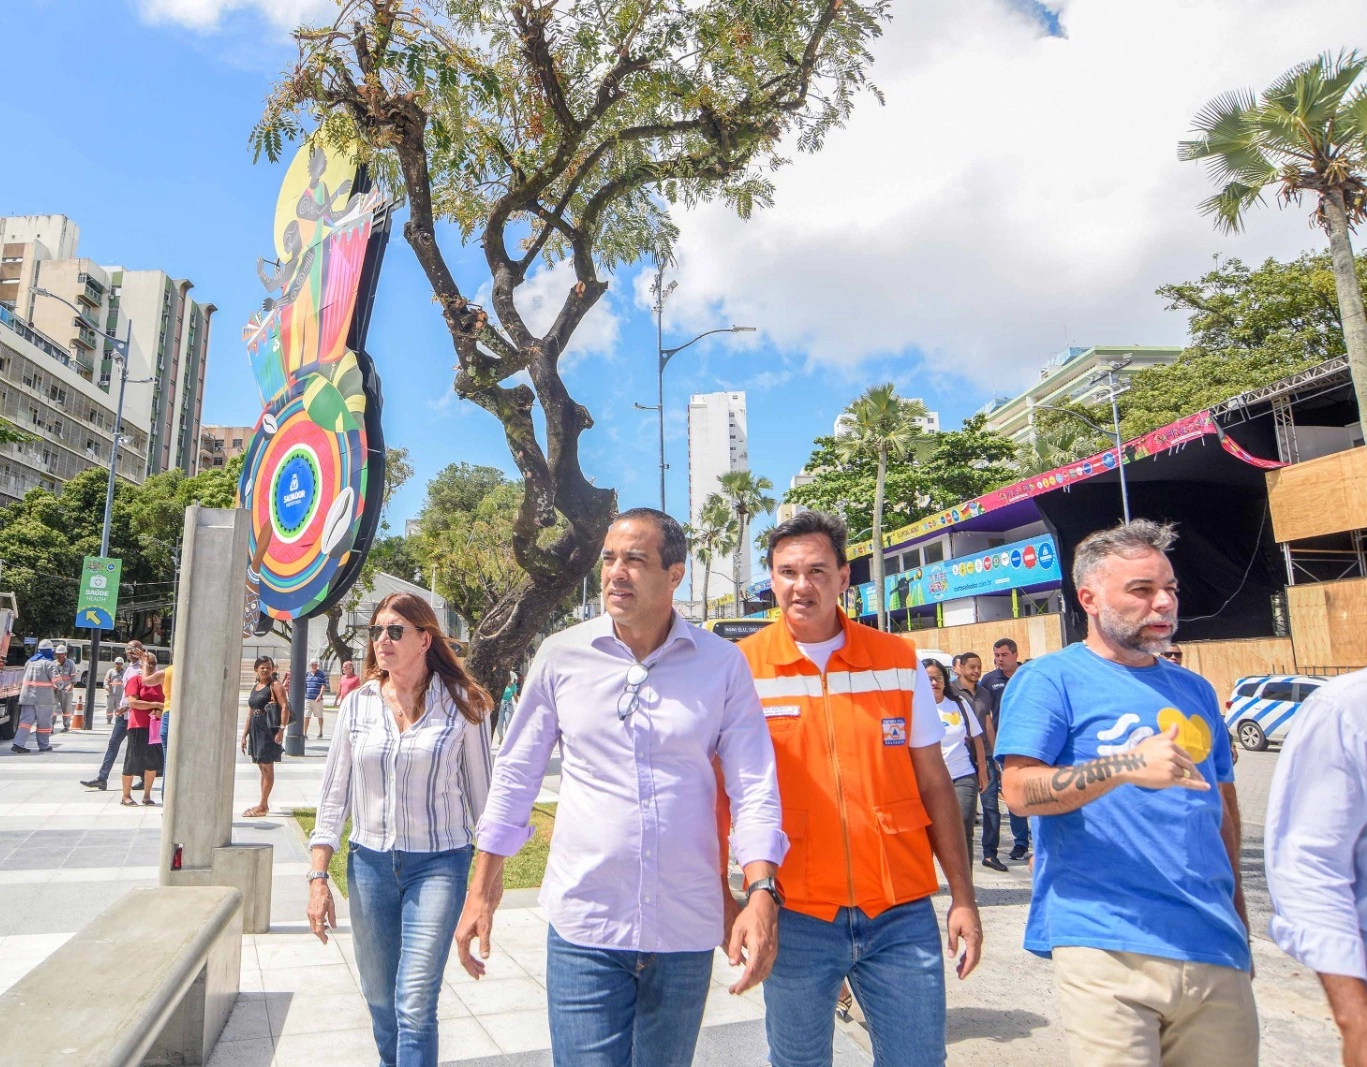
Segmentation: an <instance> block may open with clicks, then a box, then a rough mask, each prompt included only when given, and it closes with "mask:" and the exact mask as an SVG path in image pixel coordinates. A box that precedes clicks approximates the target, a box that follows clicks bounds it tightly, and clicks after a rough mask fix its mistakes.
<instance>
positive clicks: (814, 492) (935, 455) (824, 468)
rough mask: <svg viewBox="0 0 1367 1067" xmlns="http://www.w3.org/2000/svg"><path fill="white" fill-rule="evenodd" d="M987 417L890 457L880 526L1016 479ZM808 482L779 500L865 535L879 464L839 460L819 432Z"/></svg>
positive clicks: (893, 525)
mask: <svg viewBox="0 0 1367 1067" xmlns="http://www.w3.org/2000/svg"><path fill="white" fill-rule="evenodd" d="M986 422H987V418H986V416H983V415H974V416H973V417H972V418H969V419H965V420H964V425H963V428H962V429H960V430H950V431H945V432H943V433H939V434H935V435H934V436H933V437H930V438H929V439H928V441H927V445H928V455H927V456H926V459H925V461H924V462H922V463H915V462H907V461H904V462H901V463H889V464H888V473H887V488H886V495H887V504H886V510H885V521H884V523H883V525H884V528H885V529H888V530H895V529H897V528H898V527H899V526H905V525H907V524H908V523H910V522H914V521H915V520H917V519H919V518H922V517H923V516H926V515H932V514H934V513H935V512H937V511H943V510H944V509H945V508H949V507H953V506H954V505H955V504H959V503H962V502H963V501H965V500H971V499H972V498H973V497H976V496H981V495H982V494H983V493H986V492H987V491H988V490H990V489H995V488H997V486H999V485H1005V484H1007V483H1008V482H1012V481H1015V480H1016V479H1017V478H1018V477H1020V475H1019V473H1018V471H1017V470H1016V468H1015V466H1014V465H1013V464H1014V460H1015V458H1016V449H1015V446H1014V445H1012V443H1011V441H1010V440H1009V439H1007V438H1006V437H1003V436H1002V435H1001V434H999V433H996V432H994V431H991V430H985V429H984V428H983V427H984V425H985V424H986ZM803 469H804V470H806V471H808V472H812V473H814V474H815V478H814V480H813V481H811V482H809V483H808V484H806V485H801V486H798V487H797V488H796V489H790V490H788V492H787V494H786V495H785V496H784V500H785V501H787V502H788V503H791V504H801V505H802V506H803V507H809V508H816V509H818V510H820V511H830V512H833V513H835V514H838V515H844V517H845V522H846V523H847V524H848V526H849V528H850V540H851V541H859V540H866V539H867V538H868V537H869V536H870V531H871V530H872V528H873V498H874V491H875V489H876V481H877V473H878V463H877V460H876V459H872V458H870V457H868V456H858V457H855V458H854V459H852V460H851V461H850V462H848V463H845V462H843V461H842V460H841V459H840V457H839V456H838V455H837V454H836V451H835V438H833V437H818V438H817V439H816V450H815V451H814V452H812V455H811V457H810V458H809V459H808V460H807V464H806V466H805V467H804V468H803Z"/></svg>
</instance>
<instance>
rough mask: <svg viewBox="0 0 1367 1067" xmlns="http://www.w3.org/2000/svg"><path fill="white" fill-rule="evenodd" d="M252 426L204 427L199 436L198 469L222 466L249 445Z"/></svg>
mask: <svg viewBox="0 0 1367 1067" xmlns="http://www.w3.org/2000/svg"><path fill="white" fill-rule="evenodd" d="M255 429H256V428H255V427H254V426H205V427H204V429H203V430H201V431H200V435H199V469H200V470H211V469H213V468H215V467H222V466H224V465H225V464H226V463H227V462H228V461H229V460H230V459H233V458H235V457H237V456H240V455H242V453H243V452H245V451H246V450H247V445H249V444H250V443H251V439H252V434H253V433H254V432H255Z"/></svg>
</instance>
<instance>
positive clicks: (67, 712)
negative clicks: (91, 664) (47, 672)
mask: <svg viewBox="0 0 1367 1067" xmlns="http://www.w3.org/2000/svg"><path fill="white" fill-rule="evenodd" d="M53 651H54V652H55V653H56V654H57V659H56V666H55V668H54V670H53V672H52V674H53V678H52V683H53V688H54V690H55V691H56V693H57V709H58V710H57V712H56V713H54V714H60V715H61V717H62V733H68V732H70V730H71V702H72V700H73V699H74V698H75V696H76V663H75V661H74V660H72V659H71V657H70V656H68V655H67V654H66V645H58V646H57V647H56V648H55V649H53ZM54 725H56V723H55V720H54Z"/></svg>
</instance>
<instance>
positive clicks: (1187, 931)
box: [997, 519, 1258, 1067]
mask: <svg viewBox="0 0 1367 1067" xmlns="http://www.w3.org/2000/svg"><path fill="white" fill-rule="evenodd" d="M1175 538H1176V534H1175V533H1174V531H1173V529H1172V527H1171V526H1165V525H1160V524H1158V523H1155V522H1150V521H1148V520H1146V519H1138V520H1135V521H1134V522H1130V523H1124V524H1122V525H1120V526H1117V527H1114V528H1113V529H1109V530H1103V531H1100V532H1098V533H1094V534H1092V535H1090V536H1089V537H1087V538H1085V539H1084V540H1083V541H1082V542H1081V543H1080V544H1079V545H1078V546H1077V549H1076V551H1075V553H1074V556H1073V584H1074V587H1075V588H1076V590H1077V603H1078V605H1079V606H1080V607H1081V608H1082V610H1083V611H1085V612H1086V613H1087V637H1086V639H1085V640H1084V641H1083V642H1081V643H1079V644H1074V645H1069V646H1068V647H1067V648H1066V649H1064V650H1063V651H1062V652H1055V653H1052V654H1050V655H1048V656H1044V657H1042V658H1040V659H1037V660H1034V661H1033V662H1031V663H1027V664H1025V665H1024V666H1023V667H1022V668H1021V669H1020V671H1019V673H1018V674H1017V675H1016V677H1015V678H1014V679H1013V680H1012V682H1011V684H1010V686H1008V687H1007V689H1006V694H1005V697H1004V698H1003V702H1002V709H1001V727H1000V730H999V732H998V734H997V755H998V756H1000V757H1003V758H1004V760H1005V770H1004V771H1003V774H1002V791H1003V795H1004V796H1005V797H1006V801H1007V803H1008V804H1009V805H1010V806H1011V808H1012V809H1013V810H1015V811H1028V812H1030V813H1031V814H1032V815H1033V816H1035V817H1036V831H1037V839H1036V849H1037V854H1036V857H1035V859H1036V863H1035V865H1034V892H1033V894H1032V896H1031V899H1030V913H1029V917H1028V918H1027V921H1026V928H1025V947H1026V948H1027V949H1028V950H1029V951H1031V952H1034V953H1036V954H1037V955H1041V956H1046V957H1048V956H1050V955H1052V956H1053V961H1054V984H1055V988H1056V989H1057V991H1058V999H1059V1008H1060V1010H1061V1014H1062V1016H1063V1026H1064V1030H1065V1031H1066V1032H1067V1035H1068V1043H1069V1046H1070V1048H1071V1051H1072V1058H1073V1063H1074V1064H1075V1065H1077V1067H1116V1065H1140V1064H1143V1065H1154V1064H1162V1065H1163V1067H1209V1065H1211V1064H1220V1065H1222V1067H1253V1065H1255V1064H1256V1063H1257V1062H1258V1012H1257V1008H1256V1006H1255V1005H1254V1001H1253V986H1252V983H1251V981H1250V973H1249V969H1250V964H1251V956H1250V953H1249V941H1248V937H1249V931H1248V919H1247V914H1246V912H1245V910H1244V901H1243V892H1242V889H1241V886H1240V878H1239V852H1240V843H1239V836H1238V834H1239V831H1238V826H1239V815H1238V811H1239V809H1238V798H1237V796H1236V795H1235V792H1234V765H1233V763H1232V762H1231V760H1230V740H1229V732H1228V731H1227V730H1226V729H1225V725H1224V720H1223V717H1222V716H1221V707H1220V703H1219V700H1218V699H1217V697H1216V695H1215V690H1214V689H1213V688H1211V686H1210V683H1208V682H1207V681H1205V679H1203V678H1201V677H1200V676H1199V675H1197V674H1194V673H1192V672H1191V671H1188V670H1183V669H1182V668H1179V667H1176V666H1174V665H1173V664H1171V663H1168V662H1166V661H1164V660H1163V659H1162V658H1161V657H1160V656H1159V655H1158V653H1160V652H1162V650H1163V649H1165V648H1166V647H1167V646H1168V644H1169V642H1170V641H1171V639H1172V636H1173V634H1174V633H1175V632H1176V630H1177V610H1178V603H1177V579H1176V577H1175V576H1174V575H1173V570H1172V564H1171V563H1169V562H1168V557H1167V552H1168V549H1169V548H1170V547H1171V546H1172V543H1173V541H1174V540H1175Z"/></svg>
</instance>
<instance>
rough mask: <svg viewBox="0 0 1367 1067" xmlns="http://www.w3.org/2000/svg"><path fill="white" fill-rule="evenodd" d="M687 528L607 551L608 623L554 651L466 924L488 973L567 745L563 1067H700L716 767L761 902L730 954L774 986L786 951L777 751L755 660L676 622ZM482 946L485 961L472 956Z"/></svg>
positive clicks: (559, 831)
mask: <svg viewBox="0 0 1367 1067" xmlns="http://www.w3.org/2000/svg"><path fill="white" fill-rule="evenodd" d="M686 552H687V548H686V545H685V541H684V534H683V530H682V528H681V527H680V526H679V524H678V523H677V522H675V521H674V520H673V519H672V518H670V517H669V516H668V515H666V514H664V513H663V512H660V511H656V510H654V509H652V508H634V509H632V510H630V511H626V512H623V513H622V514H621V515H620V516H618V518H617V521H616V522H615V523H613V525H612V527H611V529H609V530H608V534H607V538H606V540H605V542H604V545H603V595H604V601H605V602H606V605H607V615H606V616H603V617H601V618H598V619H594V620H592V621H590V622H586V623H582V624H580V625H578V626H574V627H571V628H570V629H568V630H565V631H562V632H561V633H558V634H555V635H553V636H552V637H550V638H548V639H547V640H546V642H545V643H544V644H543V645H542V646H541V649H540V651H539V652H538V653H537V656H536V659H535V661H534V662H533V663H532V667H531V670H530V671H529V672H528V675H527V679H526V683H525V685H524V687H523V690H522V699H521V701H520V703H519V704H518V708H517V713H516V714H515V715H514V717H513V721H512V722H511V724H510V725H509V727H508V733H507V736H506V738H505V739H504V742H503V747H502V749H501V750H500V752H499V756H498V760H497V761H496V762H495V764H494V776H493V786H492V789H491V791H490V794H489V802H488V805H487V806H486V807H485V810H484V815H483V817H482V818H481V819H480V821H479V826H478V827H477V828H476V837H477V839H478V844H479V850H480V851H479V857H478V859H477V861H476V864H475V871H474V874H473V876H472V879H471V886H470V890H469V894H468V895H467V897H466V900H465V909H464V911H463V913H462V915H461V918H460V923H459V925H458V926H457V928H456V948H457V952H458V954H459V957H460V961H461V964H462V965H463V966H464V967H465V969H466V970H467V971H468V972H469V973H470V974H471V975H473V976H474V977H475V978H479V977H480V976H481V975H482V974H483V973H484V965H483V963H481V962H480V959H487V958H488V956H489V943H490V934H491V930H492V926H493V915H494V910H495V909H496V908H497V907H498V903H499V899H500V898H501V896H502V894H503V864H504V860H505V859H506V858H507V857H508V856H510V855H512V854H514V853H515V852H517V850H518V849H519V848H521V847H522V845H523V844H524V843H525V842H526V841H527V840H528V839H529V838H530V837H531V835H532V829H531V827H530V826H529V825H528V824H529V821H530V818H531V810H532V804H533V802H534V801H535V799H536V795H537V792H538V790H539V789H540V787H541V780H542V777H543V776H544V774H545V772H546V765H547V762H548V761H549V759H550V756H551V753H552V751H553V750H554V748H555V746H556V744H557V742H562V743H563V753H564V754H563V759H562V763H561V786H560V807H559V811H558V813H557V818H556V826H555V832H554V834H553V835H552V838H551V852H550V858H549V860H548V862H547V865H546V876H545V879H544V882H543V884H542V887H541V903H542V905H543V906H544V907H545V908H546V911H547V913H548V914H549V916H550V930H549V933H548V937H547V966H546V989H547V1000H548V1007H549V1013H550V1029H551V1045H552V1052H553V1056H554V1060H555V1063H556V1064H557V1067H570V1065H572V1067H675V1065H679V1067H684V1065H687V1064H690V1063H692V1061H693V1049H694V1045H695V1044H696V1042H697V1038H698V1031H699V1029H700V1028H701V1026H702V1015H703V1007H704V1004H705V1002H706V999H707V989H708V983H709V981H710V979H711V974H712V949H713V947H714V946H716V945H717V944H719V943H721V941H722V937H723V932H722V922H723V918H722V916H723V909H722V904H723V901H722V891H721V889H720V887H719V884H718V865H719V862H720V857H721V847H720V842H719V841H718V836H717V823H716V819H715V811H716V790H717V776H716V773H715V772H714V770H713V759H714V758H716V759H717V760H718V761H719V763H720V765H721V771H722V774H723V776H724V779H725V782H726V791H727V794H728V796H729V798H730V801H731V810H732V812H733V825H734V831H733V834H732V838H731V845H732V847H733V848H734V850H735V853H736V857H737V859H738V860H739V861H740V863H741V864H742V865H743V866H744V868H745V875H746V880H747V883H748V884H749V887H750V889H749V894H748V897H747V901H746V906H745V908H744V910H742V912H741V914H740V917H739V918H738V919H737V920H736V922H735V925H734V927H733V928H732V933H731V937H730V939H729V942H728V943H727V944H726V945H725V946H723V947H725V948H726V950H727V953H728V956H729V957H730V959H731V962H732V963H733V964H737V965H738V964H740V963H741V962H742V961H743V962H744V963H745V971H744V973H743V974H742V975H741V977H740V979H739V980H738V981H737V982H736V984H735V985H733V986H732V987H731V992H732V993H741V992H744V991H745V990H746V989H749V988H750V987H752V986H754V985H756V984H757V983H759V982H761V981H763V980H764V978H765V976H766V975H767V974H768V973H769V968H770V967H771V966H772V964H773V959H774V954H775V952H776V950H777V942H776V933H777V922H778V905H779V903H780V902H781V901H780V897H779V892H778V887H777V885H776V884H775V882H774V875H775V872H776V870H777V866H778V864H779V863H780V862H781V861H782V860H783V857H784V855H785V854H786V853H787V851H788V839H787V838H786V837H785V836H784V834H783V830H782V816H781V808H780V805H779V798H778V780H777V776H776V773H775V768H774V751H773V745H772V743H771V742H770V740H769V730H768V727H767V726H766V725H765V722H764V714H763V711H762V710H761V707H760V702H759V698H758V697H757V696H756V694H755V685H754V681H753V679H752V678H751V675H750V670H749V667H748V666H747V664H746V662H745V658H744V656H742V655H741V653H740V652H739V651H738V650H737V649H736V647H735V646H734V645H732V644H731V643H730V642H728V641H725V640H723V639H721V638H719V637H716V636H714V635H713V634H711V633H709V632H707V631H705V630H702V629H699V628H698V627H696V626H693V625H691V624H690V623H688V622H686V621H685V620H684V619H683V618H682V617H681V616H679V615H678V614H677V613H676V612H675V611H674V608H673V595H674V590H675V589H676V588H678V585H679V583H680V582H681V581H682V580H683V575H684V558H685V555H686ZM476 937H478V938H479V956H480V959H476V958H474V957H473V956H472V955H471V952H470V948H471V942H472V941H473V940H474V939H475V938H476Z"/></svg>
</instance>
